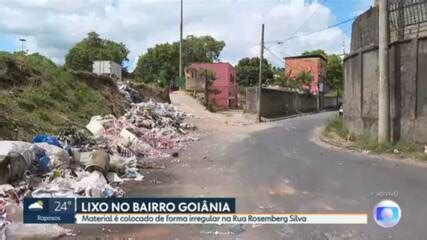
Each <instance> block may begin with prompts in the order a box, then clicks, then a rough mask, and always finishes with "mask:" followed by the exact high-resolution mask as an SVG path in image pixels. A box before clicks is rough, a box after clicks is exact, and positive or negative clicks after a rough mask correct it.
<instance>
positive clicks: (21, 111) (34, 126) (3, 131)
mask: <svg viewBox="0 0 427 240" xmlns="http://www.w3.org/2000/svg"><path fill="white" fill-rule="evenodd" d="M126 105H127V103H126V101H125V99H124V98H123V97H122V96H121V95H120V94H119V92H118V89H117V87H116V86H115V84H114V83H113V82H112V80H110V79H109V78H105V77H97V76H95V75H93V74H90V73H83V72H80V73H72V72H68V71H66V70H64V69H63V67H60V66H57V65H55V64H54V63H53V62H52V61H51V60H49V59H48V58H46V57H43V56H41V55H39V54H31V55H23V54H19V53H15V54H10V53H6V52H0V139H22V140H28V139H29V138H30V137H31V136H32V135H34V134H36V133H41V132H43V133H52V134H54V133H56V132H57V131H58V129H59V128H61V127H68V126H80V127H83V126H85V125H86V124H87V122H88V121H89V119H90V117H91V116H93V115H105V114H109V113H113V114H115V115H120V114H122V113H123V112H124V108H125V107H126Z"/></svg>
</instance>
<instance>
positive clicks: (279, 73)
mask: <svg viewBox="0 0 427 240" xmlns="http://www.w3.org/2000/svg"><path fill="white" fill-rule="evenodd" d="M288 80H289V77H288V76H286V75H285V69H284V68H281V67H274V66H273V84H275V85H278V86H280V87H287V84H288Z"/></svg>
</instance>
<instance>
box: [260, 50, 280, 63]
mask: <svg viewBox="0 0 427 240" xmlns="http://www.w3.org/2000/svg"><path fill="white" fill-rule="evenodd" d="M264 49H265V50H267V52H269V53H270V54H271V56H273V57H275V58H277V59H278V60H280V63H281V64H283V63H284V61H283V59H282V58H281V57H279V56H277V54H275V53H274V52H273V51H272V50H271V49H270V48H268V47H266V46H264Z"/></svg>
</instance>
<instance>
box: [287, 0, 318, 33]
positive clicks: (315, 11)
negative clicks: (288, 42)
mask: <svg viewBox="0 0 427 240" xmlns="http://www.w3.org/2000/svg"><path fill="white" fill-rule="evenodd" d="M325 3H326V0H324V1H323V3H320V4H325ZM319 9H320V7H319V6H318V7H317V8H316V9H315V10H314V12H313V13H312V14H311V15H310V17H308V18H306V19H305V20H304V22H303V23H302V24H301V25H300V26H299V27H298V28H297V29H296V30H295V31H294V32H293V33H292V34H291V36H293V35H295V34H297V33H298V32H299V31H300V30H301V29H302V27H304V25H305V24H306V23H308V21H309V20H310V19H311V18H312V17H313V16H314V15H315V14H316V13H317V11H319Z"/></svg>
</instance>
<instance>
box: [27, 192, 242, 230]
mask: <svg viewBox="0 0 427 240" xmlns="http://www.w3.org/2000/svg"><path fill="white" fill-rule="evenodd" d="M235 212H236V199H235V198H25V199H24V223H39V224H50V223H62V224H73V223H75V222H76V219H75V215H76V214H79V213H85V214H90V213H152V214H155V213H235Z"/></svg>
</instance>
